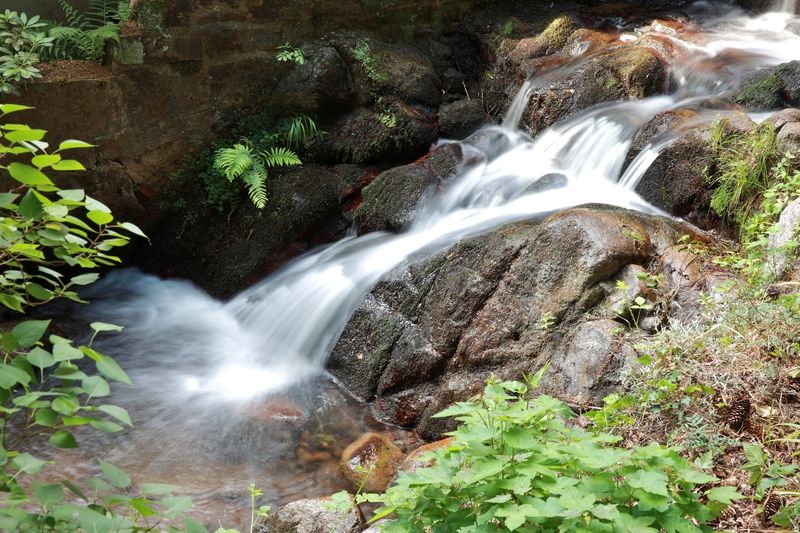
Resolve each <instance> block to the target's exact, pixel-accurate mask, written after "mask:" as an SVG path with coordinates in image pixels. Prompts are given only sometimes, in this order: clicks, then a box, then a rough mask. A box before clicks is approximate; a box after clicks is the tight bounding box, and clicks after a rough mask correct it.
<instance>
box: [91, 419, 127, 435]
mask: <svg viewBox="0 0 800 533" xmlns="http://www.w3.org/2000/svg"><path fill="white" fill-rule="evenodd" d="M89 425H90V426H92V427H93V428H94V429H96V430H98V431H102V432H103V433H118V432H120V431H122V430H123V429H125V428H123V427H122V426H120V425H119V424H117V423H116V422H111V421H110V420H90V421H89Z"/></svg>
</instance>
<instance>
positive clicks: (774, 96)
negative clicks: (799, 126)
mask: <svg viewBox="0 0 800 533" xmlns="http://www.w3.org/2000/svg"><path fill="white" fill-rule="evenodd" d="M733 99H734V101H736V103H738V104H741V105H743V106H745V107H746V108H747V109H749V110H752V111H769V110H771V109H778V108H782V107H790V106H798V105H800V61H791V62H789V63H782V64H780V65H778V66H777V67H773V68H769V69H764V70H761V71H760V72H757V73H755V74H753V75H752V76H749V77H748V78H747V79H746V80H745V81H744V83H742V85H741V87H740V88H739V89H738V90H737V92H736V94H734V96H733Z"/></svg>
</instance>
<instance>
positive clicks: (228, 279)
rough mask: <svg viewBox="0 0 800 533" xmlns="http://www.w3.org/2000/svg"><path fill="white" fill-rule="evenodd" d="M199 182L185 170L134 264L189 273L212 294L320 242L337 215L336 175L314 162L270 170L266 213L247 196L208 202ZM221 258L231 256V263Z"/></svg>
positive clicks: (259, 274)
mask: <svg viewBox="0 0 800 533" xmlns="http://www.w3.org/2000/svg"><path fill="white" fill-rule="evenodd" d="M198 180H199V178H198V177H197V176H190V177H189V178H188V179H187V181H186V183H184V184H182V186H181V188H180V189H178V193H179V196H178V197H179V200H176V201H175V202H174V203H175V205H174V207H173V209H172V211H171V212H170V214H169V216H168V217H165V218H164V220H162V222H161V224H160V225H159V227H158V228H157V229H156V230H154V231H152V232H151V233H150V238H151V241H152V244H151V245H148V246H146V247H145V246H143V247H142V248H143V250H142V252H143V253H141V254H140V255H141V257H140V260H139V263H138V264H139V265H141V266H142V267H143V268H144V269H146V270H149V271H155V272H160V273H162V274H163V275H167V276H180V277H183V278H187V279H189V280H191V281H193V282H195V283H197V284H198V285H200V286H202V287H203V288H204V289H205V290H206V291H208V292H209V293H211V294H213V295H215V296H220V295H228V294H231V293H233V292H236V291H239V290H241V289H242V288H244V287H245V286H246V285H247V284H248V283H252V282H255V281H257V280H258V279H260V278H261V277H263V275H264V274H265V273H267V272H270V271H272V270H275V269H276V268H277V267H279V266H280V265H281V264H282V262H284V261H287V260H288V259H290V258H291V257H293V256H295V255H298V254H300V253H302V252H304V251H305V250H307V249H308V248H309V247H310V246H313V245H314V244H315V242H317V239H318V238H319V239H321V240H324V235H321V234H320V233H319V232H322V231H324V228H325V227H326V223H328V222H329V221H331V220H334V221H336V220H338V214H339V210H340V206H341V201H340V194H339V191H340V187H341V180H340V178H339V177H338V176H337V175H336V174H333V173H332V172H330V171H329V170H327V169H325V168H323V167H321V166H319V165H311V164H308V165H303V166H299V167H292V168H287V169H276V170H273V171H270V175H269V179H268V180H267V182H266V185H267V207H266V208H265V209H264V210H263V211H259V210H258V209H256V208H255V207H253V206H252V204H251V203H250V201H249V200H247V199H246V198H242V199H241V201H240V203H239V205H238V207H237V208H236V209H235V210H233V211H231V212H228V211H217V210H216V209H213V208H209V207H208V206H206V205H205V204H204V203H203V196H202V195H203V194H204V192H203V190H202V187H201V186H199V185H198ZM145 252H146V253H145ZM220 257H235V258H236V268H230V265H228V264H226V262H225V261H220Z"/></svg>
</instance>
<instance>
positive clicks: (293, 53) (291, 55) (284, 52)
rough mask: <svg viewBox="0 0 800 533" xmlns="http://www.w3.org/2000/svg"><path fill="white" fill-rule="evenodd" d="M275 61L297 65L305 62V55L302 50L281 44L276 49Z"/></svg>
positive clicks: (287, 44)
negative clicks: (290, 62) (291, 62)
mask: <svg viewBox="0 0 800 533" xmlns="http://www.w3.org/2000/svg"><path fill="white" fill-rule="evenodd" d="M275 59H277V60H278V61H284V62H286V61H293V62H294V63H297V64H298V65H302V64H304V63H305V62H306V55H305V53H304V52H303V49H302V48H296V47H294V46H292V45H290V44H289V43H283V44H282V45H280V46H279V47H278V53H277V54H275Z"/></svg>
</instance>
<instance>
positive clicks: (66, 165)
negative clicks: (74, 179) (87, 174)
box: [53, 156, 86, 172]
mask: <svg viewBox="0 0 800 533" xmlns="http://www.w3.org/2000/svg"><path fill="white" fill-rule="evenodd" d="M58 157H61V156H58ZM53 170H58V171H60V172H64V171H66V172H69V171H74V170H86V167H85V166H83V164H82V163H81V162H80V161H76V160H74V159H64V160H61V161H59V162H58V163H56V164H54V165H53Z"/></svg>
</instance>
